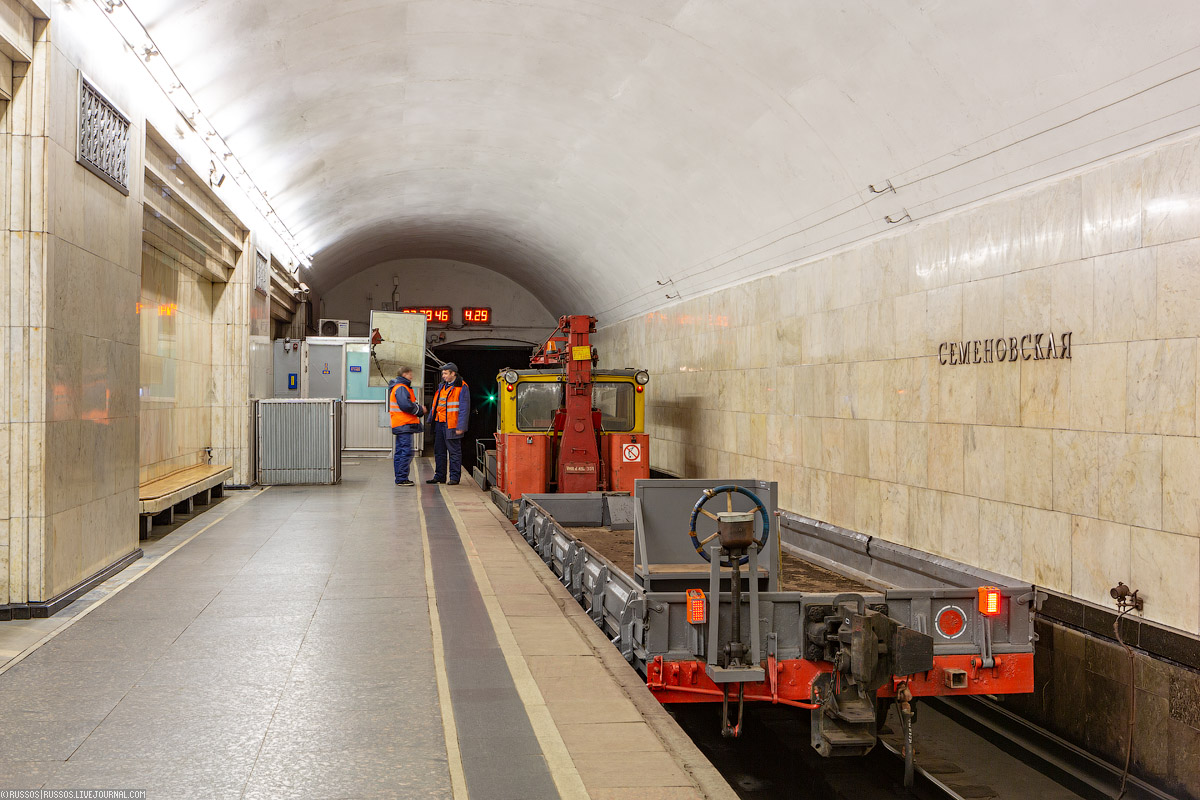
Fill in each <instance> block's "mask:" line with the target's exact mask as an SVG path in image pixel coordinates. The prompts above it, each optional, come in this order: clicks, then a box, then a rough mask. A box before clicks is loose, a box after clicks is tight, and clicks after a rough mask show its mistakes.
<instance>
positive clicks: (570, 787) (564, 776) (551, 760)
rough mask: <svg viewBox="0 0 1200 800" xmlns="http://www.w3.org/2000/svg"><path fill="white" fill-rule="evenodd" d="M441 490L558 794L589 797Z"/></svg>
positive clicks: (566, 799)
mask: <svg viewBox="0 0 1200 800" xmlns="http://www.w3.org/2000/svg"><path fill="white" fill-rule="evenodd" d="M438 489H439V490H440V491H441V492H442V499H444V500H445V501H446V508H448V509H449V510H450V516H451V517H452V518H453V519H454V526H455V528H457V529H458V536H459V538H460V539H461V540H462V543H463V549H464V550H466V552H467V561H468V562H469V563H470V564H471V572H472V574H474V576H475V583H476V585H477V586H478V587H479V594H480V595H481V596H482V597H483V605H484V607H485V608H487V612H488V617H489V618H490V619H491V621H492V630H493V631H494V632H495V634H496V641H497V643H498V644H499V645H500V652H502V653H503V654H504V661H505V662H506V663H507V664H508V671H509V673H510V674H511V675H512V679H513V683H514V684H515V685H516V687H517V694H518V695H519V696H520V698H521V703H522V704H523V705H524V706H525V713H526V714H527V715H528V716H529V724H530V726H531V727H532V728H533V734H534V736H536V737H537V740H538V744H539V745H540V746H541V748H542V755H543V756H545V758H546V766H547V767H548V768H549V769H550V777H552V778H553V779H554V785H555V786H556V787H557V788H558V794H559V796H560V797H561V798H562V800H589V798H590V795H589V794H588V792H587V789H586V788H585V787H584V785H583V779H582V778H581V777H579V770H578V769H576V767H575V761H574V759H572V758H571V754H570V752H568V751H567V745H566V743H565V742H564V741H563V738H562V734H561V733H560V732H559V730H558V726H557V725H556V724H555V723H554V718H553V717H551V716H550V709H548V708H547V707H546V701H545V699H544V698H543V697H542V693H541V690H539V689H538V687H537V682H536V681H534V679H533V673H531V672H530V671H529V664H528V663H527V662H526V661H525V657H524V656H523V655H522V654H521V647H520V645H518V644H517V638H516V637H515V636H513V632H512V628H510V627H509V625H508V617H506V616H505V614H504V610H503V609H502V608H501V607H500V601H499V599H498V598H497V597H496V593H495V592H494V591H492V583H491V581H490V580H489V579H488V576H487V571H486V570H485V569H484V567H483V562H482V560H480V558H479V553H478V551H477V550H476V549H475V542H474V540H473V539H472V538H471V534H470V532H469V531H468V530H467V526H466V524H465V523H464V522H463V519H462V517H460V516H459V514H458V509H457V508H456V507H455V505H454V503H453V502H452V500H451V497H450V494H449V492H448V491H447V489H446V487H445V486H439V487H438ZM535 579H536V576H535Z"/></svg>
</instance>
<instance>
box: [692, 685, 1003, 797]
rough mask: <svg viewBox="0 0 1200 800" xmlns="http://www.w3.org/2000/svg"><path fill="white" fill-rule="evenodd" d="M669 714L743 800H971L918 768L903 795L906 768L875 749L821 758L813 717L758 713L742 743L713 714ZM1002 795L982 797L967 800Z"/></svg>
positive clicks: (697, 708) (698, 708)
mask: <svg viewBox="0 0 1200 800" xmlns="http://www.w3.org/2000/svg"><path fill="white" fill-rule="evenodd" d="M670 710H671V714H672V715H673V716H674V717H675V719H676V721H677V722H678V723H679V725H680V726H681V727H682V728H683V729H684V730H685V731H686V732H687V734H688V735H689V736H690V737H691V738H692V740H693V741H694V742H695V743H696V745H697V746H698V747H699V748H700V750H701V751H703V753H704V755H705V756H707V757H708V759H709V760H710V761H711V762H712V763H713V765H714V766H715V767H716V768H717V769H718V770H719V771H720V772H721V774H722V775H724V776H725V779H726V780H727V781H729V784H730V786H732V787H733V789H734V791H736V792H737V794H738V796H739V797H741V798H742V800H783V799H784V798H786V800H868V799H870V800H876V799H878V800H892V799H893V798H896V799H897V800H899V799H900V798H903V799H904V800H913V798H917V800H951V799H952V800H968V798H967V797H965V796H964V795H961V794H958V793H956V792H954V791H953V790H952V789H951V788H950V787H949V786H947V785H946V784H944V783H942V782H940V781H938V780H937V779H936V778H935V777H933V776H930V775H928V774H926V773H925V771H924V770H922V769H918V771H917V775H916V782H915V786H914V787H913V789H912V791H909V790H907V789H905V788H904V786H903V785H902V784H903V778H904V762H903V760H902V759H901V758H899V757H898V755H896V754H895V753H894V752H893V751H892V750H889V749H887V748H885V747H876V748H875V749H874V750H873V751H871V753H870V754H868V755H866V756H862V757H858V758H821V757H820V756H819V755H817V753H816V752H815V751H814V750H813V749H812V746H811V744H810V743H809V736H810V733H809V720H808V715H807V714H797V713H796V711H795V710H794V709H786V708H783V707H778V706H777V707H774V708H767V707H764V708H755V709H754V711H753V713H748V714H747V717H746V723H745V728H744V729H743V731H742V735H741V736H740V737H738V738H737V739H725V738H722V737H721V733H720V730H719V726H717V725H715V724H713V722H714V720H715V719H716V717H715V715H714V709H713V708H711V707H708V706H705V705H689V706H673V707H672V708H671V709H670ZM999 796H1001V795H997V794H992V793H988V792H986V791H985V792H982V793H979V794H971V795H970V796H969V800H982V798H987V797H999Z"/></svg>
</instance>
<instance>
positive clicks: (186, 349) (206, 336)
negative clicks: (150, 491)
mask: <svg viewBox="0 0 1200 800" xmlns="http://www.w3.org/2000/svg"><path fill="white" fill-rule="evenodd" d="M213 295H214V292H213V283H212V281H210V280H208V279H206V278H205V277H204V276H201V275H198V274H197V273H195V272H193V271H192V270H190V269H188V268H187V266H185V265H184V264H182V263H181V262H180V261H179V260H178V259H175V258H172V257H170V256H168V255H166V254H164V253H163V252H162V251H160V250H158V249H156V248H154V247H152V246H151V245H149V244H145V243H144V244H143V245H142V294H141V301H140V304H139V306H138V319H139V321H140V323H141V326H140V327H141V339H140V341H141V353H140V373H141V377H140V380H139V388H138V393H139V397H140V400H141V404H140V407H141V410H140V437H139V439H140V447H141V454H140V458H139V461H138V464H139V467H140V481H148V480H153V479H154V478H158V477H162V476H163V475H166V474H168V473H171V472H174V471H175V470H178V469H183V468H185V467H190V466H194V465H196V464H202V463H205V453H204V448H206V447H209V446H210V445H211V444H212V411H211V408H212V405H213V401H214V400H215V391H214V384H213V363H212V362H213V336H212V328H213V323H212V318H213Z"/></svg>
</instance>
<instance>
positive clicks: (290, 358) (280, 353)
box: [271, 341, 301, 397]
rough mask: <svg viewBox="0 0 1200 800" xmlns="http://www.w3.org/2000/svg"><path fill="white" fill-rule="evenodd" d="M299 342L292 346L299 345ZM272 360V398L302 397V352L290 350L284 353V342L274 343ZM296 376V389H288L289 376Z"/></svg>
mask: <svg viewBox="0 0 1200 800" xmlns="http://www.w3.org/2000/svg"><path fill="white" fill-rule="evenodd" d="M298 344H299V342H293V343H292V345H293V346H295V345H298ZM271 347H272V358H273V359H274V366H273V372H274V380H273V389H274V391H273V392H272V393H271V396H272V397H299V396H300V380H301V375H300V350H299V349H295V350H292V349H290V348H289V349H288V351H287V352H284V349H283V342H278V341H277V342H272V344H271ZM289 375H295V376H296V388H295V389H289V388H288V376H289Z"/></svg>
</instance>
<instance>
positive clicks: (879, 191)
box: [867, 178, 896, 194]
mask: <svg viewBox="0 0 1200 800" xmlns="http://www.w3.org/2000/svg"><path fill="white" fill-rule="evenodd" d="M867 188H868V189H870V190H871V194H884V193H885V192H891V193H892V194H895V193H896V187H895V186H892V179H891V178H888V179H887V183H885V184H884V185H883V186H880V187H878V188H876V187H875V184H873V183H870V184H867Z"/></svg>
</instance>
